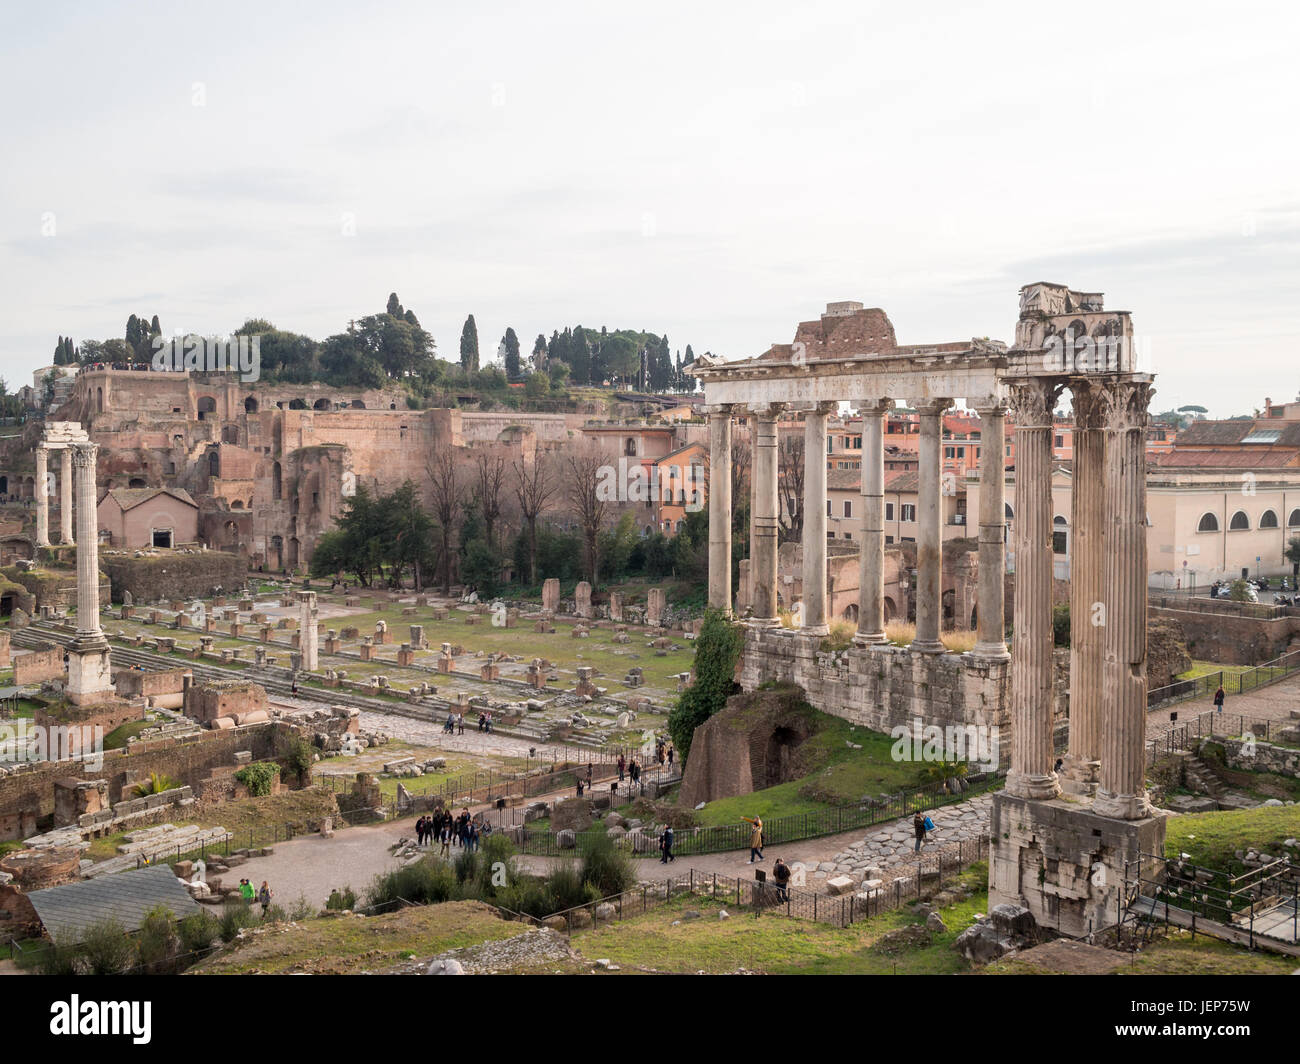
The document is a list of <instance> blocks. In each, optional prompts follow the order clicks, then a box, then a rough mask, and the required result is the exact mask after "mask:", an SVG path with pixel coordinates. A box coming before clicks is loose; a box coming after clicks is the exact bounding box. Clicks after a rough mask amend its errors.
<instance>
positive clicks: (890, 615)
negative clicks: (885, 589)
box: [884, 595, 898, 624]
mask: <svg viewBox="0 0 1300 1064" xmlns="http://www.w3.org/2000/svg"><path fill="white" fill-rule="evenodd" d="M884 607H885V623H886V624H888V623H889V622H890V621H892V620H893V619H894V618H895V617H897V616H898V606H897V605H896V604H895V603H894V600H893V599H892V598H890V597H889V596H888V595H886V596H885V601H884Z"/></svg>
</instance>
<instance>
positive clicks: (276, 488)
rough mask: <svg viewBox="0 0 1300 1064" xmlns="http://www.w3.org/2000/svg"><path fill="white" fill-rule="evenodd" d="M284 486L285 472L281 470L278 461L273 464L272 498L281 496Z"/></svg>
mask: <svg viewBox="0 0 1300 1064" xmlns="http://www.w3.org/2000/svg"><path fill="white" fill-rule="evenodd" d="M282 486H283V473H282V472H281V470H280V463H279V462H276V463H275V465H273V466H271V498H272V499H278V498H280V490H281V488H282Z"/></svg>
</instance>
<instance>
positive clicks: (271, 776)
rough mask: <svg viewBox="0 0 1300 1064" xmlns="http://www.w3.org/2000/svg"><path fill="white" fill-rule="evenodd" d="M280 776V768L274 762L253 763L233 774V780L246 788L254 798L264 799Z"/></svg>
mask: <svg viewBox="0 0 1300 1064" xmlns="http://www.w3.org/2000/svg"><path fill="white" fill-rule="evenodd" d="M279 775H280V766H279V765H277V764H276V763H275V762H274V761H255V762H253V763H252V764H251V765H245V766H244V767H243V768H241V769H240V770H239V771H238V772H236V773H235V779H237V780H239V782H240V783H242V784H243V785H244V786H245V787H247V788H248V793H249V794H250V795H252V796H253V797H254V798H265V797H266V796H267V795H268V794H270V793H271V788H272V786H273V785H274V784H275V781H276V779H278V778H279Z"/></svg>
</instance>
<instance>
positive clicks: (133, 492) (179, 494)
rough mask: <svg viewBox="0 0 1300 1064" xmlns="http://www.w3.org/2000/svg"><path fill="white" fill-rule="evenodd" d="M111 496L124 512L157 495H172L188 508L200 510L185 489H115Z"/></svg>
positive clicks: (110, 493)
mask: <svg viewBox="0 0 1300 1064" xmlns="http://www.w3.org/2000/svg"><path fill="white" fill-rule="evenodd" d="M109 495H111V496H112V497H113V501H114V502H116V503H117V504H118V506H120V507H122V509H123V510H130V509H132V508H134V507H136V506H139V505H141V504H142V503H146V502H148V501H149V500H150V499H152V498H153V497H154V496H155V495H170V496H172V497H173V498H175V499H179V500H180V501H181V502H183V503H185V504H186V505H187V506H193V507H194V508H195V509H198V505H199V504H198V503H196V502H195V501H194V500H193V499H192V498H191V497H190V493H189V492H188V491H186V490H185V489H184V488H113V489H112V490H111V491H110V492H109Z"/></svg>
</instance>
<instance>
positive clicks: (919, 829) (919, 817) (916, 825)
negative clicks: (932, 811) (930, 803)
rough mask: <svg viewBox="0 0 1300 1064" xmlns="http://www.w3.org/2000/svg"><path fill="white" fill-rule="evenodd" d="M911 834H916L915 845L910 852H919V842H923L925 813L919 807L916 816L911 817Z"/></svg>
mask: <svg viewBox="0 0 1300 1064" xmlns="http://www.w3.org/2000/svg"><path fill="white" fill-rule="evenodd" d="M912 834H913V835H915V836H916V845H915V846H914V847H913V848H912V852H913V853H920V852H921V844H922V843H924V842H925V815H924V814H923V813H922V812H921V810H919V809H918V810H917V811H916V816H914V817H912Z"/></svg>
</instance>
